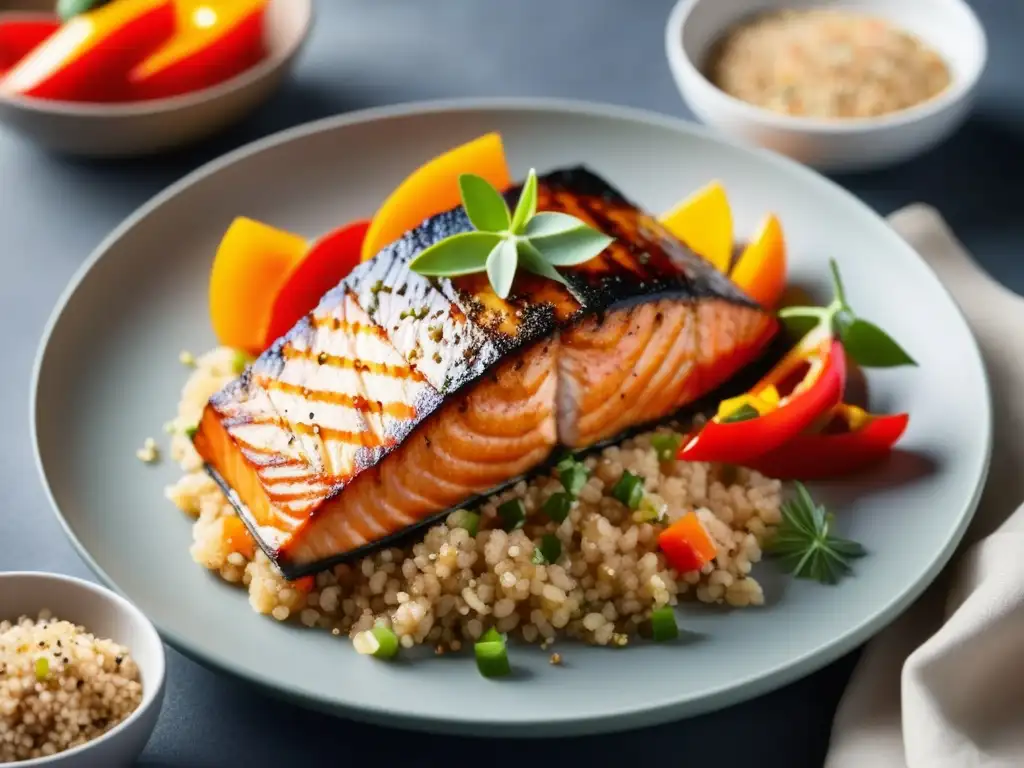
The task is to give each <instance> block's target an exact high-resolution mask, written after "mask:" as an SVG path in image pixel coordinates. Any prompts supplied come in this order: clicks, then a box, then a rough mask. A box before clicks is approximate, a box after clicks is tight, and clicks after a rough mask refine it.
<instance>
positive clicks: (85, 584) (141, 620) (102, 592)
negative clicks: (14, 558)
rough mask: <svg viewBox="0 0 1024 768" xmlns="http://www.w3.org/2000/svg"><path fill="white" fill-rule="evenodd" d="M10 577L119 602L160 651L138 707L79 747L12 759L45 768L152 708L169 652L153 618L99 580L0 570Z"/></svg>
mask: <svg viewBox="0 0 1024 768" xmlns="http://www.w3.org/2000/svg"><path fill="white" fill-rule="evenodd" d="M7 579H10V580H16V579H35V580H37V581H48V582H51V583H55V584H64V585H67V586H70V587H71V588H73V589H82V590H85V591H87V592H92V593H93V594H95V595H97V596H99V597H100V598H102V599H104V600H106V601H107V602H109V603H112V604H114V605H115V606H117V608H118V610H120V611H121V612H122V613H125V614H128V615H129V616H131V617H132V620H133V621H134V622H135V623H136V625H137V626H138V627H139V628H140V629H141V630H142V631H143V632H144V633H145V634H146V635H148V636H149V637H148V640H149V641H150V642H151V643H153V645H154V647H155V648H156V649H157V653H156V655H155V656H154V659H153V668H152V669H147V670H146V673H147V674H148V675H152V677H153V679H152V680H147V681H146V683H145V685H144V686H143V688H142V701H141V702H140V703H139V706H138V707H136V708H135V711H134V712H132V713H131V714H130V715H128V717H126V718H125V719H124V720H122V721H121V722H120V723H118V724H117V725H115V726H114V727H113V728H111V729H110V730H109V731H107V732H106V733H104V734H103V735H102V736H100V737H99V738H98V739H93V740H92V741H87V742H86V743H85V744H79V745H78V746H77V747H74V748H72V749H68V750H65V751H64V752H58V753H56V754H54V755H48V756H46V757H34V758H32V759H30V760H20V761H16V762H14V763H11V767H12V768H43V766H51V765H58V764H60V762H61V761H65V760H71V759H73V758H74V757H75V756H76V755H80V754H83V753H85V752H87V751H89V750H90V749H94V748H95V747H96V746H98V745H99V744H100V743H102V742H106V741H113V740H114V739H117V738H118V737H119V736H120V734H121V733H122V732H123V731H126V730H127V729H128V728H129V727H130V726H131V724H132V723H133V722H135V721H136V720H139V719H140V718H141V717H142V715H143V714H144V713H145V712H146V711H148V710H149V709H150V707H152V706H153V705H154V704H156V703H157V702H158V701H160V695H159V694H160V692H161V690H162V689H163V687H164V682H165V679H166V675H167V659H166V656H167V653H166V651H165V649H164V644H163V639H162V638H161V637H160V633H159V632H157V630H156V627H155V626H153V622H151V621H150V620H149V619H148V618H147V617H146V614H144V613H143V612H142V611H140V610H139V609H138V608H137V607H136V606H135V605H134V604H133V603H132V602H131V601H129V600H127V599H126V598H124V597H122V596H121V595H119V594H118V593H117V592H114V591H113V590H111V589H107V588H106V587H104V586H102V585H100V584H95V583H93V582H91V581H86V580H84V579H79V578H78V577H76V576H67V575H65V574H63V573H51V572H49V571H6V572H3V573H0V583H2V582H3V581H5V580H7ZM40 610H42V608H40ZM15 618H17V617H15ZM57 618H58V619H59V618H60V617H59V616H58V617H57ZM85 630H86V631H87V632H89V631H91V630H90V629H89V627H85Z"/></svg>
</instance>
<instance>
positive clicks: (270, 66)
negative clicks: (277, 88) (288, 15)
mask: <svg viewBox="0 0 1024 768" xmlns="http://www.w3.org/2000/svg"><path fill="white" fill-rule="evenodd" d="M279 1H280V0H279ZM286 1H287V3H288V4H289V5H292V7H296V8H299V7H300V6H298V5H297V4H298V3H300V2H301V3H304V5H303V6H301V8H302V9H304V10H305V12H306V20H305V23H304V24H303V26H302V29H301V30H300V32H299V34H298V36H297V37H296V38H295V39H294V40H292V41H290V42H289V43H288V45H287V46H285V47H284V48H283V49H282V50H280V51H276V52H274V53H271V54H270V55H268V56H265V57H264V58H263V59H262V60H261V61H259V62H257V63H256V64H254V65H253V66H251V67H249V68H248V69H245V70H243V71H242V72H239V73H238V74H237V75H235V76H234V77H230V78H228V79H227V80H224V81H222V82H220V83H217V84H216V85H211V86H208V87H206V88H202V89H200V90H198V91H189V92H188V93H182V94H179V95H177V96H169V97H167V98H163V99H149V100H147V101H130V102H126V103H117V102H115V103H112V104H107V103H97V102H89V101H83V102H79V101H60V100H51V99H36V98H31V97H28V96H10V95H6V94H0V104H6V105H8V106H12V107H17V108H18V109H23V110H25V111H27V112H37V113H40V114H48V115H62V116H67V117H82V118H119V117H141V116H155V115H161V114H167V113H170V112H176V111H178V110H181V109H187V108H189V107H194V106H198V105H199V104H205V103H207V102H210V101H213V100H215V99H217V98H218V97H220V96H223V95H225V94H227V93H230V92H232V91H236V90H239V89H241V88H244V87H246V86H248V85H251V84H252V83H255V82H257V81H258V80H261V79H263V78H264V77H266V76H267V75H269V74H270V73H271V72H273V71H274V70H276V69H277V68H278V67H280V66H282V65H283V64H284V63H285V62H287V61H288V60H289V59H291V58H293V57H295V56H297V55H298V53H299V52H300V51H301V50H302V47H303V46H304V45H305V43H306V41H307V40H308V39H309V34H310V31H311V30H312V29H313V23H314V21H315V17H316V10H315V4H314V3H313V0H286ZM293 4H295V5H293ZM53 18H54V14H52V13H40V12H38V11H36V12H33V11H3V12H0V21H14V20H18V21H37V20H44V19H45V20H52V19H53Z"/></svg>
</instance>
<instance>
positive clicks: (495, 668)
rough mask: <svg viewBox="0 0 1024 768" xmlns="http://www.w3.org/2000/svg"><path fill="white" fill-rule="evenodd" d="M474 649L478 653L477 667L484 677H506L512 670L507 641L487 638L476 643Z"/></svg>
mask: <svg viewBox="0 0 1024 768" xmlns="http://www.w3.org/2000/svg"><path fill="white" fill-rule="evenodd" d="M473 651H474V652H475V653H476V667H477V669H479V670H480V674H481V675H483V676H484V677H505V675H508V674H509V673H510V672H511V671H512V667H511V666H510V665H509V663H508V649H507V648H506V647H505V643H503V642H496V641H493V640H491V641H486V640H485V641H483V642H479V643H477V644H476V645H474V646H473Z"/></svg>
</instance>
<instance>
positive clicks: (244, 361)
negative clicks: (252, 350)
mask: <svg viewBox="0 0 1024 768" xmlns="http://www.w3.org/2000/svg"><path fill="white" fill-rule="evenodd" d="M251 362H252V358H251V357H249V356H248V355H247V354H245V352H235V356H234V358H233V359H232V360H231V370H232V371H234V372H235V373H237V374H241V373H242V371H244V370H245V366H247V365H248V364H249V363H251Z"/></svg>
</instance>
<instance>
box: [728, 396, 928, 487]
mask: <svg viewBox="0 0 1024 768" xmlns="http://www.w3.org/2000/svg"><path fill="white" fill-rule="evenodd" d="M832 416H833V418H832V420H831V424H830V426H832V425H834V424H835V423H836V422H839V424H840V426H841V427H842V428H843V430H844V431H841V432H833V431H831V429H828V428H826V430H825V431H824V432H819V433H808V432H804V433H802V434H799V435H797V436H796V437H794V438H793V439H792V440H790V441H789V442H788V443H786V444H785V445H783V446H781V447H779V448H776V449H775V450H774V451H770V452H769V453H766V454H764V455H762V456H758V457H756V458H754V459H751V460H750V461H747V462H745V466H747V467H750V468H751V469H755V470H757V471H758V472H760V473H761V474H763V475H767V476H768V477H774V478H776V479H777V480H830V479H834V478H837V477H843V476H844V475H849V474H852V473H854V472H858V471H860V470H862V469H866V468H867V467H870V466H872V465H873V464H877V463H878V462H880V461H883V460H884V459H885V458H886V457H887V456H888V455H889V454H890V453H891V452H892V448H893V446H894V445H896V443H897V442H898V441H899V439H900V438H901V437H902V436H903V433H904V431H905V430H906V428H907V423H908V421H909V420H910V417H909V416H908V415H907V414H905V413H899V414H895V415H891V416H889V415H885V416H882V415H876V414H870V413H864V412H863V411H862V410H861V409H860V408H857V407H856V406H852V405H845V404H843V405H839V406H836V408H835V409H834V410H833V412H832Z"/></svg>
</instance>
